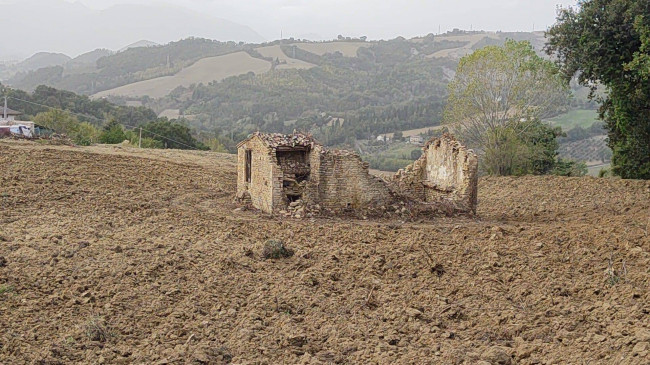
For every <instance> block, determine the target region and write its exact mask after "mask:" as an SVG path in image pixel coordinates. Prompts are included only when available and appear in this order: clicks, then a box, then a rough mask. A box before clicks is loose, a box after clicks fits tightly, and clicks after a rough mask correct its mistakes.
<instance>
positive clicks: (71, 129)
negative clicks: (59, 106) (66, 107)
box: [34, 109, 99, 146]
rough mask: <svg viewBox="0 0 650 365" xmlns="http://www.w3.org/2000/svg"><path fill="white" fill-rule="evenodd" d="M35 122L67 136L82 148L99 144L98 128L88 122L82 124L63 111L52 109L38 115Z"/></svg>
mask: <svg viewBox="0 0 650 365" xmlns="http://www.w3.org/2000/svg"><path fill="white" fill-rule="evenodd" d="M34 122H35V123H36V124H38V125H40V126H43V127H47V128H49V129H51V130H53V131H55V132H56V133H60V134H65V135H67V136H68V137H70V139H72V141H73V142H74V143H76V144H78V145H80V146H88V145H90V144H92V143H95V142H97V137H98V135H99V133H98V131H97V128H95V126H93V125H92V124H90V123H88V122H80V121H79V120H78V119H77V118H75V117H74V116H73V115H70V114H69V113H67V112H65V111H61V110H56V109H52V110H50V111H47V112H43V113H38V114H37V115H36V116H35V117H34Z"/></svg>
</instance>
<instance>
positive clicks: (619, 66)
mask: <svg viewBox="0 0 650 365" xmlns="http://www.w3.org/2000/svg"><path fill="white" fill-rule="evenodd" d="M547 36H548V39H549V42H548V45H547V52H548V53H549V54H553V55H555V57H557V60H558V63H560V64H561V65H562V70H563V72H564V74H565V76H566V78H567V80H568V79H570V78H571V77H573V76H574V75H576V74H577V76H578V80H579V82H580V83H581V84H582V85H586V86H589V87H591V88H592V91H594V90H595V88H596V87H597V85H598V84H602V85H605V86H606V87H607V93H606V95H605V96H604V97H599V98H598V99H599V101H600V102H601V103H602V104H601V108H600V118H601V119H603V120H604V121H605V127H606V129H607V130H608V135H609V141H608V144H609V147H610V148H611V149H612V151H613V157H612V170H613V171H614V173H616V174H617V175H620V176H621V177H623V178H641V179H650V2H648V1H646V0H643V1H641V0H583V1H581V2H580V4H579V7H577V8H567V9H561V10H560V11H559V14H558V19H557V23H556V24H555V25H554V26H553V27H552V28H551V29H550V30H549V31H548V34H547ZM592 97H594V95H593V92H592Z"/></svg>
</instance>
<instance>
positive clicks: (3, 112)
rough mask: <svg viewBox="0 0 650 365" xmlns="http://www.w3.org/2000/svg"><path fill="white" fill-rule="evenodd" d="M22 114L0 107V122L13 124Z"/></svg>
mask: <svg viewBox="0 0 650 365" xmlns="http://www.w3.org/2000/svg"><path fill="white" fill-rule="evenodd" d="M22 114H23V113H21V112H18V111H15V110H13V109H9V108H7V107H0V121H3V122H13V121H14V120H15V119H16V117H17V116H19V115H22Z"/></svg>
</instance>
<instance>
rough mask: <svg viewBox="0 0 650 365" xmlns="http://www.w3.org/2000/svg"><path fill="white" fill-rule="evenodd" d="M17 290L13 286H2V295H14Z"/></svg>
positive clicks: (0, 286) (0, 289)
mask: <svg viewBox="0 0 650 365" xmlns="http://www.w3.org/2000/svg"><path fill="white" fill-rule="evenodd" d="M15 290H16V289H15V288H14V287H13V286H12V285H0V295H3V294H5V293H13V292H14V291H15Z"/></svg>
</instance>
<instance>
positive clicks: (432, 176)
mask: <svg viewBox="0 0 650 365" xmlns="http://www.w3.org/2000/svg"><path fill="white" fill-rule="evenodd" d="M237 147H238V159H237V160H238V162H237V198H238V199H239V200H240V201H248V202H250V203H251V204H252V205H253V206H254V207H255V208H257V209H260V210H262V211H263V212H266V213H271V214H273V213H279V212H285V211H286V210H288V209H291V207H294V206H296V205H297V204H301V205H304V206H308V207H316V210H317V211H322V212H327V213H333V214H337V213H342V212H349V211H367V210H374V211H377V210H380V209H385V207H387V206H390V205H394V204H396V203H401V204H404V203H408V204H409V205H410V206H412V205H413V204H417V205H419V206H423V207H426V206H431V207H435V205H436V204H439V203H441V202H443V201H444V202H446V203H447V204H449V203H451V205H452V206H453V207H454V209H456V210H457V211H458V212H474V211H475V209H476V184H477V167H478V160H477V157H476V154H474V153H473V152H472V151H471V150H467V149H466V148H465V147H463V146H461V145H460V144H459V143H458V142H457V141H455V140H454V139H453V138H452V137H450V136H443V137H442V138H439V139H433V140H431V141H429V142H428V143H427V144H426V145H425V147H424V148H423V150H424V153H423V155H422V157H421V158H420V159H419V160H417V161H416V162H415V163H414V164H413V165H411V166H409V167H407V168H406V169H405V170H400V171H399V172H398V173H397V174H396V175H395V177H394V178H393V179H391V180H389V181H386V180H384V179H381V178H379V177H376V176H374V175H371V174H370V173H369V171H368V164H367V163H366V162H364V161H362V160H361V157H359V155H358V154H356V153H354V152H350V151H343V150H329V149H326V148H325V147H323V146H322V145H321V144H319V143H318V142H317V141H315V140H314V139H313V138H312V137H311V136H308V135H305V134H300V133H294V134H289V135H283V134H277V133H274V134H263V133H259V132H258V133H255V134H253V135H251V136H250V137H249V138H247V139H246V140H244V141H242V142H241V143H239V145H238V146H237Z"/></svg>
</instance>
